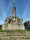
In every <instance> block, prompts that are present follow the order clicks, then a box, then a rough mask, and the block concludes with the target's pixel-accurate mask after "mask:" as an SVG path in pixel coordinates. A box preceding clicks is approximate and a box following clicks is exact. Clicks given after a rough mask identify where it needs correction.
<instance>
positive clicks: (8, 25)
mask: <svg viewBox="0 0 30 40" xmlns="http://www.w3.org/2000/svg"><path fill="white" fill-rule="evenodd" d="M22 21H23V20H22V19H21V18H19V17H18V16H16V6H15V5H13V8H12V16H10V17H8V18H6V20H5V23H4V24H3V25H2V30H25V26H24V24H22Z"/></svg>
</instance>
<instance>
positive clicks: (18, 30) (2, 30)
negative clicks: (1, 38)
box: [0, 30, 26, 32]
mask: <svg viewBox="0 0 30 40" xmlns="http://www.w3.org/2000/svg"><path fill="white" fill-rule="evenodd" d="M0 32H26V30H0Z"/></svg>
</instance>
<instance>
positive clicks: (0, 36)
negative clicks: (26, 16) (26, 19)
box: [0, 32, 30, 40]
mask: <svg viewBox="0 0 30 40" xmlns="http://www.w3.org/2000/svg"><path fill="white" fill-rule="evenodd" d="M0 40H30V32H0Z"/></svg>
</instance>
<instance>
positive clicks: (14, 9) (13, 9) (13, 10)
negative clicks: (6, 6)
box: [12, 3, 16, 17]
mask: <svg viewBox="0 0 30 40" xmlns="http://www.w3.org/2000/svg"><path fill="white" fill-rule="evenodd" d="M12 16H13V17H15V16H16V6H15V3H13V8H12Z"/></svg>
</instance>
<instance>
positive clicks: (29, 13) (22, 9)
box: [0, 0, 30, 24]
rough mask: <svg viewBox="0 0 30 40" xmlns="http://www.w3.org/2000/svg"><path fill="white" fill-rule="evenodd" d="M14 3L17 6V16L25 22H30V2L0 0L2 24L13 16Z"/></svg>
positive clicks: (28, 0) (23, 0)
mask: <svg viewBox="0 0 30 40" xmlns="http://www.w3.org/2000/svg"><path fill="white" fill-rule="evenodd" d="M13 3H15V5H16V15H17V16H18V17H19V18H22V19H23V22H25V21H28V20H30V0H0V24H4V20H5V19H6V18H7V17H9V16H11V15H12V7H13Z"/></svg>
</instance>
